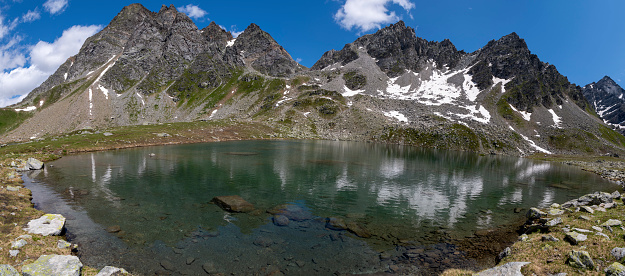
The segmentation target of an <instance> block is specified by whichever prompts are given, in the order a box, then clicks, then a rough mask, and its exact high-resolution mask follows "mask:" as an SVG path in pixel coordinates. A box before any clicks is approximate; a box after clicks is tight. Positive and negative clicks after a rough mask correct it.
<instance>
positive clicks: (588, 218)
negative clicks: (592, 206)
mask: <svg viewBox="0 0 625 276" xmlns="http://www.w3.org/2000/svg"><path fill="white" fill-rule="evenodd" d="M579 219H581V220H585V221H591V220H592V218H590V217H589V216H583V215H582V216H579Z"/></svg>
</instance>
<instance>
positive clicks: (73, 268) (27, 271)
mask: <svg viewBox="0 0 625 276" xmlns="http://www.w3.org/2000/svg"><path fill="white" fill-rule="evenodd" d="M81 270H82V263H81V262H80V260H79V259H78V257H76V256H65V255H43V256H41V257H39V259H37V261H35V262H34V263H31V264H27V265H25V266H23V267H22V274H23V275H24V276H35V275H58V276H79V275H80V272H81Z"/></svg>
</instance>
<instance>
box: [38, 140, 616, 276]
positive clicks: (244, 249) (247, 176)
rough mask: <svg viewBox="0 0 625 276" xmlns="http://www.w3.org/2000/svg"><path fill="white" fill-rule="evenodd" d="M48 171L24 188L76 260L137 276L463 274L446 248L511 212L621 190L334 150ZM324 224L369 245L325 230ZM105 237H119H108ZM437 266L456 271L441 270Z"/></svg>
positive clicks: (248, 145)
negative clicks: (221, 201)
mask: <svg viewBox="0 0 625 276" xmlns="http://www.w3.org/2000/svg"><path fill="white" fill-rule="evenodd" d="M152 153H153V155H152ZM151 155H152V156H151ZM46 165H47V166H46V169H45V170H44V171H40V172H33V173H30V174H29V175H27V178H26V186H27V187H28V188H30V189H31V190H33V194H34V199H33V201H34V202H35V205H36V207H37V208H39V209H42V210H44V211H46V212H54V213H61V214H63V215H65V216H66V217H68V222H67V225H66V226H67V229H68V238H69V239H70V240H71V241H72V242H75V243H78V244H79V245H80V250H79V254H80V256H81V259H82V260H83V261H84V262H86V263H87V264H89V265H91V266H95V267H98V268H101V267H102V266H104V265H116V266H121V267H125V268H128V269H129V270H132V271H134V272H135V273H138V274H144V275H153V274H154V273H170V274H172V275H202V274H206V273H207V271H208V272H211V273H213V272H214V273H218V272H219V273H226V274H231V273H234V274H236V275H250V274H259V275H263V274H269V273H271V272H272V271H276V270H280V271H282V273H284V274H287V275H311V274H318V275H325V274H332V273H339V274H341V273H374V272H383V271H392V269H391V268H393V265H398V264H401V265H403V266H405V267H406V268H404V269H407V270H405V271H413V272H414V273H417V274H418V273H422V274H428V273H432V271H434V272H440V271H441V270H442V269H444V268H448V267H467V268H472V267H475V266H476V264H475V263H474V262H472V260H471V259H470V258H467V256H466V254H464V253H463V252H462V250H461V248H458V247H457V246H456V245H454V242H453V241H457V240H461V239H463V238H466V237H471V236H472V235H473V233H475V232H476V231H479V230H487V229H493V228H497V227H499V226H501V225H507V224H510V223H515V222H518V221H519V219H521V217H522V216H523V213H524V212H520V213H515V212H513V210H514V209H515V208H524V209H525V210H527V208H529V207H534V206H538V207H546V206H548V205H550V204H551V203H553V202H559V203H562V202H565V201H567V200H569V199H572V198H576V197H579V196H581V195H583V194H586V193H590V192H594V191H613V190H616V188H617V187H616V185H614V184H613V183H610V182H608V181H605V180H603V179H601V178H599V177H597V176H595V175H593V174H589V173H586V172H583V171H581V170H579V169H576V168H574V167H569V166H565V165H559V164H553V163H545V162H537V161H532V160H526V159H519V158H513V157H502V156H480V155H477V154H473V153H464V152H452V151H437V150H430V149H419V148H414V147H404V146H396V145H380V144H371V143H356V142H336V141H237V142H222V143H208V144H192V145H176V146H161V147H149V148H136V149H129V150H118V151H107V152H98V153H87V154H81V155H75V156H67V157H63V158H62V159H60V160H57V161H54V162H50V163H48V164H46ZM224 195H240V196H241V197H243V198H244V199H245V200H247V201H249V202H250V203H252V204H254V206H255V207H256V209H257V211H254V212H252V213H247V214H230V213H227V212H225V211H223V210H221V209H220V208H219V207H217V206H216V205H214V204H211V203H210V200H211V199H212V198H213V197H215V196H224ZM276 206H281V207H280V208H283V209H286V212H288V213H289V215H290V216H289V215H287V217H290V218H291V219H290V221H289V224H288V225H287V226H278V225H275V224H274V223H273V220H272V215H270V214H269V213H267V212H266V211H267V210H270V209H275V208H276ZM330 217H331V218H335V219H339V220H341V221H344V222H345V223H349V224H351V225H357V226H358V227H361V228H362V229H366V231H367V232H368V233H370V234H371V235H372V236H371V237H369V238H361V237H358V236H356V235H354V234H353V233H352V232H350V231H346V230H337V229H334V228H333V227H329V226H328V224H327V218H330ZM112 226H119V228H120V229H121V231H120V232H116V233H109V232H107V231H106V229H107V228H109V227H112ZM109 230H110V229H109ZM421 249H424V250H425V252H423V254H425V255H427V253H428V252H430V251H432V250H434V252H435V254H434V253H432V254H430V255H431V256H430V255H428V256H429V257H432V256H433V257H432V258H430V259H427V260H429V262H430V263H437V264H438V266H436V265H424V262H426V261H425V260H426V258H425V257H423V258H419V257H414V256H415V255H410V254H412V253H410V252H413V251H414V250H417V252H418V253H415V254H421V253H420V252H421V251H419V250H421ZM410 250H413V251H410ZM407 252H408V253H407ZM455 252H458V253H455ZM425 255H424V256H425ZM413 257H414V258H413ZM413 259H414V260H417V259H418V261H414V262H413ZM444 259H449V260H451V261H445V263H444V265H440V263H442V260H444ZM426 266H427V267H426ZM389 267H391V268H389Z"/></svg>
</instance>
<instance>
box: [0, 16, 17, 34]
mask: <svg viewBox="0 0 625 276" xmlns="http://www.w3.org/2000/svg"><path fill="white" fill-rule="evenodd" d="M4 19H5V18H4V16H2V14H0V39H2V38H3V37H5V36H6V35H8V34H9V32H11V31H12V30H13V29H15V27H17V24H18V23H19V22H18V19H17V18H16V19H14V20H13V21H11V22H6V23H5V21H4Z"/></svg>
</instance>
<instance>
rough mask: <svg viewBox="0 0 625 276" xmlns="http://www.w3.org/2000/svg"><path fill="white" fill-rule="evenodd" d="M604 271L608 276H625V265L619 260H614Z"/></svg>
mask: <svg viewBox="0 0 625 276" xmlns="http://www.w3.org/2000/svg"><path fill="white" fill-rule="evenodd" d="M604 272H605V275H606V276H625V266H624V265H622V264H620V263H618V262H614V263H612V264H611V265H610V266H608V267H607V268H606V269H605V270H604Z"/></svg>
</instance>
